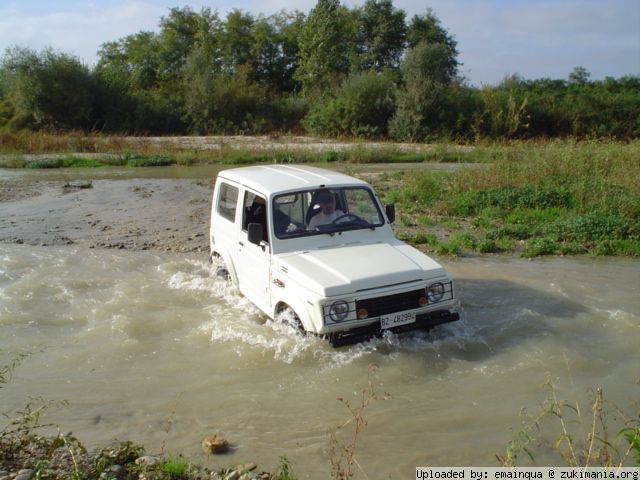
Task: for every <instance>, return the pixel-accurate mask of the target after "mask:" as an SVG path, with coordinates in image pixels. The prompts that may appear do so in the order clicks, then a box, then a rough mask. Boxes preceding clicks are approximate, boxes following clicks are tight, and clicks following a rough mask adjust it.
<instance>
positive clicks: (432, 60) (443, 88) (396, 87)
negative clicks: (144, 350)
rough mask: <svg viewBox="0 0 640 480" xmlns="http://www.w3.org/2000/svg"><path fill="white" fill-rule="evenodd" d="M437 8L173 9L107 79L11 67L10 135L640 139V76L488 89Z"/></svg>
mask: <svg viewBox="0 0 640 480" xmlns="http://www.w3.org/2000/svg"><path fill="white" fill-rule="evenodd" d="M460 70H461V64H460V62H459V60H458V50H457V43H456V40H455V38H454V36H453V35H451V34H450V33H449V32H448V31H447V30H446V29H445V28H444V26H443V25H442V23H441V22H440V20H439V19H438V17H437V16H436V15H435V13H434V12H433V11H432V10H430V9H428V10H427V11H426V12H425V13H424V14H422V15H414V16H413V17H412V18H410V19H408V18H407V15H406V13H405V12H404V11H403V10H401V9H398V8H396V7H394V5H393V3H392V0H366V1H365V3H364V4H363V5H362V6H360V7H355V8H348V7H346V6H343V5H341V4H340V0H318V2H317V4H316V6H315V7H314V8H313V9H312V10H311V11H310V12H309V14H308V15H306V16H305V15H304V14H302V13H300V12H298V11H294V12H286V11H281V12H279V13H276V14H274V15H271V16H264V15H258V16H254V15H252V14H250V13H247V12H244V11H241V10H233V11H231V12H230V13H228V14H227V15H226V17H225V18H221V17H220V16H219V14H218V13H217V12H215V11H212V10H211V9H209V8H203V9H202V10H201V11H200V12H195V11H193V10H191V9H190V8H188V7H186V8H173V9H171V10H170V12H169V13H168V15H167V16H165V17H162V18H161V20H160V25H159V31H158V32H147V31H141V32H139V33H135V34H132V35H129V36H126V37H124V38H121V39H119V40H115V41H111V42H107V43H105V44H103V45H102V46H101V48H100V50H99V51H98V61H97V64H96V65H95V67H91V68H90V67H88V66H86V65H85V64H83V63H82V62H81V61H80V60H79V59H78V58H76V57H74V56H72V55H69V54H66V53H64V52H58V51H54V50H52V49H50V48H47V49H44V50H42V51H40V52H37V51H34V50H32V49H28V48H22V47H12V48H9V49H7V50H6V51H5V53H4V55H3V56H2V58H1V59H0V129H2V130H5V131H11V130H20V129H32V130H38V129H47V130H56V131H64V130H84V131H101V132H106V133H127V134H151V133H153V134H163V133H173V134H213V133H227V134H231V133H233V134H238V133H240V134H242V133H244V134H255V133H264V132H273V131H282V132H305V133H311V134H318V135H328V136H355V137H365V138H391V139H395V140H403V141H429V140H433V139H442V138H448V139H454V140H461V141H473V140H477V139H481V138H496V139H497V138H530V137H541V136H542V137H555V136H576V137H585V136H589V137H593V136H598V137H601V136H606V137H614V138H623V139H628V138H637V137H638V136H639V134H640V77H639V76H626V77H621V78H606V79H605V80H603V81H591V80H590V75H589V72H588V71H587V70H585V69H584V68H582V67H576V68H575V69H574V70H573V72H572V73H571V74H570V75H569V77H568V78H567V79H566V80H561V79H537V80H526V79H524V78H522V77H520V76H517V75H513V76H510V77H506V78H505V79H504V80H503V81H502V82H501V83H499V84H498V85H494V86H483V87H474V86H471V85H469V84H468V82H467V80H466V79H465V78H464V77H463V76H462V75H461V74H460Z"/></svg>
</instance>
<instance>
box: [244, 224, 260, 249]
mask: <svg viewBox="0 0 640 480" xmlns="http://www.w3.org/2000/svg"><path fill="white" fill-rule="evenodd" d="M247 237H248V239H249V242H250V243H253V244H255V245H260V242H262V240H263V238H264V227H263V226H262V224H261V223H250V224H249V225H247Z"/></svg>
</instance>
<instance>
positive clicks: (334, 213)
mask: <svg viewBox="0 0 640 480" xmlns="http://www.w3.org/2000/svg"><path fill="white" fill-rule="evenodd" d="M316 200H317V201H318V204H320V212H319V213H317V214H316V215H315V216H314V217H313V218H312V219H311V220H310V221H309V226H308V227H307V228H308V230H315V229H316V227H318V225H327V224H330V223H331V222H333V221H334V220H335V219H336V218H339V217H341V216H343V215H344V212H343V211H342V210H336V197H334V195H333V193H331V192H330V191H329V190H320V192H319V193H318V195H317V196H316Z"/></svg>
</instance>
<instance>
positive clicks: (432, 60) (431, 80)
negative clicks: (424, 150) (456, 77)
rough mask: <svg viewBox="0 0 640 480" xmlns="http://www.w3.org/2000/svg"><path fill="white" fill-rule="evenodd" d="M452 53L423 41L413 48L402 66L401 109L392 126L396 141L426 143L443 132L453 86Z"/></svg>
mask: <svg viewBox="0 0 640 480" xmlns="http://www.w3.org/2000/svg"><path fill="white" fill-rule="evenodd" d="M449 55H450V52H449V50H448V49H447V47H446V46H445V45H443V44H440V43H434V44H431V43H428V42H426V41H422V42H420V43H418V44H417V45H416V46H415V47H413V48H411V49H410V50H409V51H408V53H407V55H406V58H405V60H404V62H403V64H402V68H401V70H402V84H403V87H402V88H401V89H399V90H398V92H397V94H396V95H397V108H396V112H395V115H394V117H393V118H392V119H391V121H390V124H389V134H390V135H391V137H392V138H394V139H398V140H408V141H424V140H428V139H429V138H431V137H433V136H435V135H436V134H437V133H438V132H439V131H440V129H441V125H440V122H441V115H442V114H443V112H445V111H446V103H447V95H446V92H447V88H448V85H449V83H450V82H451V78H450V72H449V70H448V66H449V64H450V61H451V60H450V57H449Z"/></svg>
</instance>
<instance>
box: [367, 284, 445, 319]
mask: <svg viewBox="0 0 640 480" xmlns="http://www.w3.org/2000/svg"><path fill="white" fill-rule="evenodd" d="M440 283H442V285H443V286H444V295H443V296H442V299H441V300H439V301H438V302H432V301H429V305H432V304H434V303H440V302H444V301H447V300H452V299H453V283H452V282H440ZM425 296H426V290H425V289H424V288H420V289H418V290H412V291H410V292H403V293H396V294H394V295H386V296H384V297H376V298H367V299H362V300H356V312H357V311H359V310H360V309H361V308H364V309H366V310H367V312H368V313H369V314H368V315H367V316H368V317H369V318H371V317H379V316H380V315H387V314H389V313H396V312H402V311H404V310H413V309H416V308H420V307H422V306H424V305H420V298H424V297H425ZM423 301H424V300H423Z"/></svg>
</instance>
